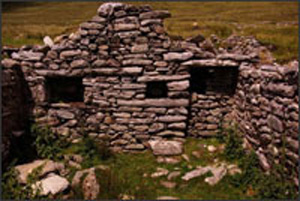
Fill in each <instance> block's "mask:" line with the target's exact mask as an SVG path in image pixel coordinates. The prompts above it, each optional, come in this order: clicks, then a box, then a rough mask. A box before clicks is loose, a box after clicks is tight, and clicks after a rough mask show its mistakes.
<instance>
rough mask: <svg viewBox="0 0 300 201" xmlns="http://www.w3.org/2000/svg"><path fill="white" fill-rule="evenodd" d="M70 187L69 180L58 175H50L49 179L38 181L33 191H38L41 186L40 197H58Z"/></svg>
mask: <svg viewBox="0 0 300 201" xmlns="http://www.w3.org/2000/svg"><path fill="white" fill-rule="evenodd" d="M69 185H70V183H69V182H68V180H67V179H65V178H63V177H61V176H58V175H56V174H50V175H49V176H48V177H47V178H45V179H42V180H41V181H38V182H37V183H36V184H35V185H34V186H33V189H37V188H38V187H39V186H40V187H41V191H40V195H48V194H52V195H56V194H58V193H60V192H63V191H64V190H66V189H67V188H68V187H69Z"/></svg>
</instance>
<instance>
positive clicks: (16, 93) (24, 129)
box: [1, 64, 34, 169]
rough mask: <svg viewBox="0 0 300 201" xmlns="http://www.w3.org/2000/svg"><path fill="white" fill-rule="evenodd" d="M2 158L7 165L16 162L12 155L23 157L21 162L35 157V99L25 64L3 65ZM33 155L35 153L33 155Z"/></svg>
mask: <svg viewBox="0 0 300 201" xmlns="http://www.w3.org/2000/svg"><path fill="white" fill-rule="evenodd" d="M2 66H4V67H3V70H2V150H1V151H2V157H3V160H2V162H3V168H4V169H5V168H6V166H7V165H8V164H9V163H10V162H12V161H11V160H12V156H16V155H20V154H22V155H23V156H24V155H25V154H26V155H27V153H28V155H27V156H28V157H27V156H26V158H24V157H21V158H20V159H21V160H24V161H17V162H25V160H30V157H31V156H34V154H33V153H29V152H30V144H31V143H30V140H31V139H30V137H28V135H29V129H30V116H31V115H32V113H33V106H34V102H33V98H32V94H31V91H30V89H29V85H28V82H27V81H26V80H25V78H24V73H23V72H22V70H21V67H20V66H19V65H17V64H13V65H11V66H10V67H9V68H5V66H6V65H2ZM32 154H33V155H32Z"/></svg>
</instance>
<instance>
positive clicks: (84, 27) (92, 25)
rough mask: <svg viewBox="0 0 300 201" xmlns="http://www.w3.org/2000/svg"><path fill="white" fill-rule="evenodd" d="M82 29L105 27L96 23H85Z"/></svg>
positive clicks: (81, 25) (81, 26)
mask: <svg viewBox="0 0 300 201" xmlns="http://www.w3.org/2000/svg"><path fill="white" fill-rule="evenodd" d="M80 28H82V29H103V28H104V25H102V24H99V23H95V22H84V23H82V24H80Z"/></svg>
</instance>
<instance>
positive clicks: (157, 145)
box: [149, 140, 183, 156]
mask: <svg viewBox="0 0 300 201" xmlns="http://www.w3.org/2000/svg"><path fill="white" fill-rule="evenodd" d="M149 144H150V147H151V149H152V151H153V154H154V155H156V156H173V155H180V154H182V152H183V146H182V143H181V142H177V141H171V140H168V141H166V140H151V141H149Z"/></svg>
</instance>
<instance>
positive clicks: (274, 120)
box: [267, 115, 284, 132]
mask: <svg viewBox="0 0 300 201" xmlns="http://www.w3.org/2000/svg"><path fill="white" fill-rule="evenodd" d="M267 122H268V126H269V127H270V128H272V129H274V130H275V131H278V132H282V131H283V129H284V128H283V123H282V121H280V119H279V118H278V117H276V116H274V115H269V116H268V118H267Z"/></svg>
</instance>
